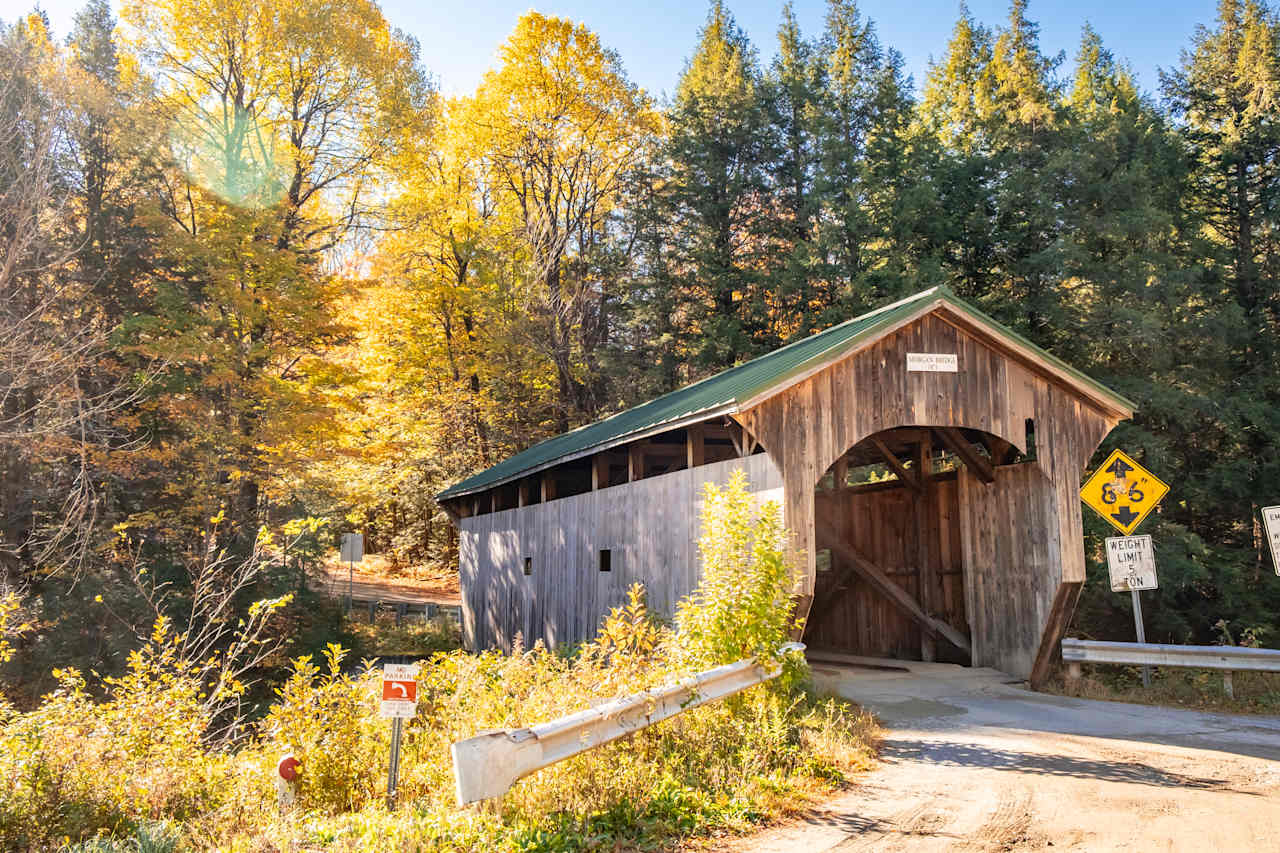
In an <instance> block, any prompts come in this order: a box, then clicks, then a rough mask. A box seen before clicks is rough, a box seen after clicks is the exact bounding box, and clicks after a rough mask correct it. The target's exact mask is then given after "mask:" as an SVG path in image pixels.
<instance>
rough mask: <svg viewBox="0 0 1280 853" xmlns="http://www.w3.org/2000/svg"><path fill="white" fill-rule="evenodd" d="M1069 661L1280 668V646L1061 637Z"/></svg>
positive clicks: (1241, 669) (1232, 668) (1259, 669)
mask: <svg viewBox="0 0 1280 853" xmlns="http://www.w3.org/2000/svg"><path fill="white" fill-rule="evenodd" d="M1062 659H1063V660H1064V661H1066V662H1067V663H1115V664H1129V665H1142V666H1180V667H1186V668H1190V669H1221V670H1226V671H1228V672H1231V671H1236V672H1245V671H1253V672H1280V649H1247V648H1243V647H1240V646H1169V645H1161V644H1159V643H1112V642H1107V641H1099V640H1073V639H1069V638H1068V639H1065V640H1063V641H1062Z"/></svg>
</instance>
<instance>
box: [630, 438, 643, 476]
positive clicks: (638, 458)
mask: <svg viewBox="0 0 1280 853" xmlns="http://www.w3.org/2000/svg"><path fill="white" fill-rule="evenodd" d="M643 479H644V442H642V441H634V442H632V443H631V445H630V446H628V447H627V482H628V483H634V482H635V481H636V480H643Z"/></svg>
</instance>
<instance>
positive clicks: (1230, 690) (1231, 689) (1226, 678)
mask: <svg viewBox="0 0 1280 853" xmlns="http://www.w3.org/2000/svg"><path fill="white" fill-rule="evenodd" d="M1222 689H1223V690H1224V691H1225V692H1226V694H1227V698H1228V699H1234V698H1236V689H1235V685H1233V684H1232V683H1231V670H1229V669H1228V670H1225V671H1224V672H1223V673H1222Z"/></svg>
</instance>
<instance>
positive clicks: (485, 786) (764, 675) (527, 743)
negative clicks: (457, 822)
mask: <svg viewBox="0 0 1280 853" xmlns="http://www.w3.org/2000/svg"><path fill="white" fill-rule="evenodd" d="M779 651H780V652H782V653H786V652H791V651H800V652H803V651H804V644H803V643H786V644H785V645H783V646H782V647H781V648H780V649H779ZM781 672H782V669H781V668H780V667H775V668H773V669H765V668H764V667H762V666H760V665H759V664H757V663H756V662H755V661H754V660H740V661H738V662H736V663H731V664H726V665H724V666H718V667H716V668H715V669H709V670H707V671H706V672H700V673H698V674H697V675H695V676H692V677H691V678H686V679H683V680H681V681H679V682H677V683H675V684H668V685H665V686H663V687H656V688H654V689H652V690H646V691H645V692H643V693H637V694H635V695H633V696H627V697H625V698H622V699H615V700H614V701H612V702H608V703H607V704H604V705H601V706H599V707H597V708H590V709H588V710H585V711H579V712H577V713H575V714H570V715H568V716H566V717H561V718H560V719H558V720H552V721H551V722H549V723H542V724H540V725H536V726H530V727H529V728H523V729H510V730H498V731H488V732H481V733H480V734H478V735H476V736H475V737H472V738H467V739H466V740H460V741H457V742H456V743H454V744H453V776H454V780H455V781H456V784H457V794H458V804H459V805H467V804H468V803H476V802H479V801H481V800H488V799H491V798H493V797H498V796H501V795H502V794H505V793H506V792H507V791H508V790H510V788H511V786H512V785H514V784H515V783H516V781H517V780H519V779H522V778H524V777H525V776H528V775H529V774H530V773H533V772H535V771H537V770H541V769H542V768H544V767H548V766H550V765H552V764H555V763H557V762H560V761H563V760H565V759H566V758H570V757H572V756H574V755H577V754H578V753H581V752H586V751H587V750H589V749H594V748H595V747H597V746H603V745H604V744H606V743H609V742H610V741H614V740H617V739H618V738H620V737H625V736H626V735H629V734H631V733H633V732H637V731H639V730H640V729H643V728H646V727H648V726H651V725H653V724H654V723H657V722H661V721H662V720H665V719H667V718H669V717H674V716H675V715H676V714H679V713H680V712H681V711H687V710H689V709H690V708H696V707H698V706H699V705H705V704H707V703H709V702H714V701H716V700H718V699H723V698H724V697H726V696H731V695H733V694H734V693H737V692H739V691H742V690H745V689H747V688H748V687H752V686H754V685H756V684H760V683H762V682H765V681H769V680H770V679H773V678H777V677H778V675H779V674H780V673H781Z"/></svg>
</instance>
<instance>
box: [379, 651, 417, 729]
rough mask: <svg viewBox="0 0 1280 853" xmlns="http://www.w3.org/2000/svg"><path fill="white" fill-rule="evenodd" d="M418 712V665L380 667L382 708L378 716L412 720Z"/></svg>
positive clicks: (395, 664) (397, 664) (405, 664)
mask: <svg viewBox="0 0 1280 853" xmlns="http://www.w3.org/2000/svg"><path fill="white" fill-rule="evenodd" d="M417 711H418V665H417V664H412V663H388V664H383V665H382V706H381V708H380V709H379V716H382V717H391V718H397V717H398V718H400V719H402V720H409V719H413V715H414V714H415V713H417Z"/></svg>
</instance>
